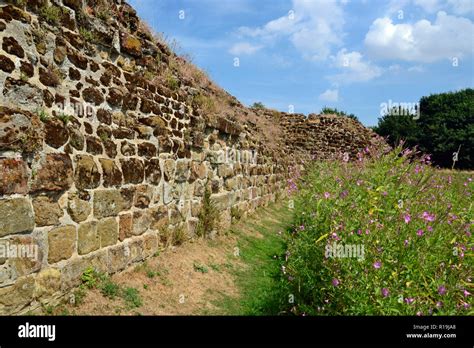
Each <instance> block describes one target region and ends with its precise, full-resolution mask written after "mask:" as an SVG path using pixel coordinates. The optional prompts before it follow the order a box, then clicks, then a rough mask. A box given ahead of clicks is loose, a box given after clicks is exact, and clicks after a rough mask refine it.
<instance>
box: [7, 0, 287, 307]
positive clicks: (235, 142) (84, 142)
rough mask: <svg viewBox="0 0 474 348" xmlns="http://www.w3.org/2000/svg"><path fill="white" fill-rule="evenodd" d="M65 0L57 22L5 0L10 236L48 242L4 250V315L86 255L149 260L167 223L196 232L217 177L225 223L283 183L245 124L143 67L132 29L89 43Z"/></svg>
mask: <svg viewBox="0 0 474 348" xmlns="http://www.w3.org/2000/svg"><path fill="white" fill-rule="evenodd" d="M29 3H31V4H34V3H40V1H38V2H34V1H30V2H29ZM54 3H55V4H57V5H61V8H63V9H64V11H65V13H67V14H68V15H69V16H70V17H69V21H70V22H68V23H66V24H63V25H62V26H60V27H59V28H57V27H52V26H48V24H46V23H44V22H41V24H40V23H39V22H38V15H37V13H35V12H34V11H27V10H23V9H21V8H18V7H15V6H13V5H12V4H6V3H5V2H3V1H2V2H0V6H1V7H0V45H2V49H1V51H0V86H1V94H0V244H2V243H3V245H25V246H31V245H35V246H37V247H38V249H37V250H38V251H39V255H38V258H37V259H29V258H3V259H0V313H4V314H13V313H24V312H27V311H28V310H31V309H34V308H37V307H39V306H41V305H42V304H48V303H52V302H51V301H54V300H55V299H57V298H59V297H61V296H62V295H63V294H65V293H67V292H68V290H70V289H72V288H73V287H75V286H77V285H78V284H79V283H80V277H81V274H82V272H83V271H84V269H86V268H87V267H89V266H93V267H95V268H96V269H98V270H99V271H102V272H107V273H114V272H117V271H120V270H123V269H125V268H126V267H128V266H129V265H131V264H133V263H135V262H140V261H143V260H144V259H146V258H147V257H150V256H152V255H153V254H154V253H155V252H156V251H157V250H158V249H159V247H160V245H162V244H163V243H164V242H166V241H165V240H164V239H165V238H168V237H169V236H168V234H167V231H168V230H175V229H179V228H181V229H183V230H184V231H185V232H186V233H187V235H188V236H189V237H192V236H193V235H194V233H195V229H196V226H197V223H198V218H197V217H198V214H199V210H200V208H201V205H202V197H203V195H204V192H205V188H206V185H208V187H209V189H210V190H212V196H211V198H212V200H213V201H214V202H215V204H216V205H217V207H218V209H219V211H220V215H221V223H222V225H223V226H222V227H223V228H227V227H228V226H229V225H230V222H231V208H234V209H238V210H240V212H242V213H245V212H250V211H253V210H254V209H255V208H257V207H258V206H260V205H264V204H267V203H268V202H270V201H272V200H274V199H275V194H276V193H277V192H280V191H282V188H283V187H284V174H283V169H282V167H281V166H280V167H278V166H277V165H275V164H274V161H272V158H270V157H268V156H267V155H266V154H265V153H264V152H263V153H261V152H260V151H259V150H260V149H259V148H257V147H254V146H252V142H251V141H249V140H251V139H248V138H247V136H248V135H246V133H245V132H243V131H242V130H241V127H239V126H238V125H237V124H235V123H233V122H231V121H229V120H226V119H222V120H219V121H218V122H217V123H216V124H215V125H209V124H207V123H206V122H205V120H204V118H203V116H202V115H201V113H200V111H199V110H194V109H193V108H192V107H191V106H190V105H188V103H187V99H186V98H185V96H183V95H182V94H181V95H180V94H178V93H175V92H172V91H170V90H168V89H166V88H163V89H161V88H160V87H159V86H155V85H153V84H151V83H149V82H148V81H147V80H146V79H144V78H142V77H140V76H138V75H136V74H134V71H133V69H131V68H130V67H129V66H130V65H136V64H138V63H139V60H140V59H145V58H146V57H145V56H142V57H139V56H140V55H141V53H135V52H134V51H133V47H132V46H133V44H135V45H143V43H141V41H138V43H137V42H135V41H134V40H133V39H132V38H129V39H123V38H124V37H126V35H128V34H127V33H125V32H122V34H121V35H122V40H121V41H120V45H119V47H116V49H117V50H118V51H119V52H120V54H119V53H118V52H116V51H115V52H114V51H112V50H111V49H110V48H104V47H101V46H93V45H89V44H87V43H86V42H84V39H83V38H81V36H79V35H78V34H77V28H76V27H75V21H76V19H75V15H76V11H75V10H74V9H75V8H82V7H83V6H84V4H83V2H82V1H67V0H64V1H63V3H61V2H60V1H54ZM116 3H117V4H120V3H121V2H116ZM66 5H67V6H66ZM123 6H126V5H123ZM127 6H128V5H127ZM127 9H128V8H127ZM133 18H134V17H133V16H131V17H130V20H133ZM128 24H130V23H128ZM129 45H130V46H129ZM149 45H152V43H151V42H150V43H149ZM58 105H64V106H65V107H69V109H65V110H63V109H62V108H61V107H58ZM78 105H79V106H82V109H83V110H82V111H83V112H71V111H72V109H71V107H74V106H75V107H76V110H80V109H78V108H77V106H78ZM256 146H258V144H257V145H256ZM255 153H256V157H254V156H255ZM254 159H255V161H254Z"/></svg>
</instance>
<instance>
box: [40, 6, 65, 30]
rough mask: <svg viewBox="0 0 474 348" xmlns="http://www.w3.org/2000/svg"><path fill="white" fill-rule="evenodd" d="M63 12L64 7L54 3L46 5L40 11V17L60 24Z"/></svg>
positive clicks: (48, 21)
mask: <svg viewBox="0 0 474 348" xmlns="http://www.w3.org/2000/svg"><path fill="white" fill-rule="evenodd" d="M62 14H63V12H62V9H61V8H60V7H58V6H54V5H45V6H43V7H42V8H41V9H40V11H39V15H40V17H41V18H42V19H43V20H45V21H46V22H47V23H49V24H51V25H58V24H59V23H60V20H61V16H62Z"/></svg>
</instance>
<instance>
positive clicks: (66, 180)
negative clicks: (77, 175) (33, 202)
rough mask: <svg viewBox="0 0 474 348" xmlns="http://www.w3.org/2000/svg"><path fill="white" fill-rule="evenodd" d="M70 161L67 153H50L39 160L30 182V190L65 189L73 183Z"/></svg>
mask: <svg viewBox="0 0 474 348" xmlns="http://www.w3.org/2000/svg"><path fill="white" fill-rule="evenodd" d="M72 173H73V171H72V162H71V158H70V157H69V155H67V154H64V153H50V154H47V155H46V156H45V157H43V158H42V159H41V160H40V163H39V165H38V169H37V171H36V175H34V178H33V182H32V184H31V189H32V191H65V190H68V189H69V188H70V187H71V185H72V183H73V175H72Z"/></svg>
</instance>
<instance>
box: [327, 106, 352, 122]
mask: <svg viewBox="0 0 474 348" xmlns="http://www.w3.org/2000/svg"><path fill="white" fill-rule="evenodd" d="M320 114H321V115H337V116H343V117H348V118H351V119H353V120H355V121H357V122H359V119H358V118H357V116H356V115H354V114H347V113H345V112H344V111H340V110H338V109H336V108H334V109H333V108H329V107H327V106H325V107H323V108H322V109H321V112H320Z"/></svg>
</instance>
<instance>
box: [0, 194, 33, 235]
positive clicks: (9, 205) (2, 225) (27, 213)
mask: <svg viewBox="0 0 474 348" xmlns="http://www.w3.org/2000/svg"><path fill="white" fill-rule="evenodd" d="M0 216H1V218H0V237H3V236H6V235H9V234H14V233H22V232H27V231H31V230H33V228H34V227H35V216H34V213H33V207H32V205H31V203H30V202H29V201H28V199H26V198H13V199H4V200H0Z"/></svg>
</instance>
